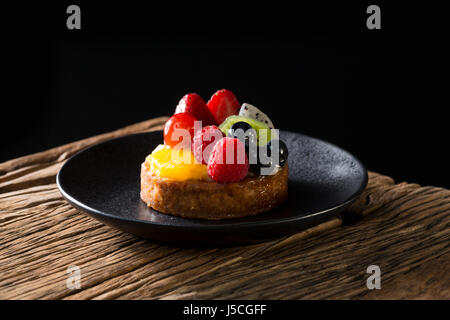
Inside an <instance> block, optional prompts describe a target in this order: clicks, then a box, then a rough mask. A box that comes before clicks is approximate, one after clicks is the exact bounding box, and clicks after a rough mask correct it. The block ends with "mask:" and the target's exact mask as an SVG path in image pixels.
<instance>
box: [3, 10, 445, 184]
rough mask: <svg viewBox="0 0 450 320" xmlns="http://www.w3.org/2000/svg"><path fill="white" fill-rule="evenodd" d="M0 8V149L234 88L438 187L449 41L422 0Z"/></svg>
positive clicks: (437, 15) (401, 175) (115, 124)
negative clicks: (374, 20) (371, 26)
mask: <svg viewBox="0 0 450 320" xmlns="http://www.w3.org/2000/svg"><path fill="white" fill-rule="evenodd" d="M73 3H74V4H78V5H79V6H80V7H81V27H82V28H81V30H68V29H67V28H66V19H67V17H68V14H66V8H67V6H68V5H69V4H72V3H71V2H70V3H69V2H58V3H55V4H42V3H38V4H37V3H34V4H27V3H19V4H16V5H15V6H14V7H11V8H9V7H8V8H4V10H3V19H2V23H3V24H6V26H5V27H4V28H3V32H2V33H3V45H2V50H3V53H4V54H5V53H6V55H5V56H6V57H5V58H4V59H3V65H4V68H3V72H2V74H3V77H4V80H6V81H4V83H5V85H3V90H2V91H3V102H2V103H1V106H2V107H1V108H2V115H3V116H2V118H3V119H2V122H1V124H2V132H1V137H2V138H1V145H0V150H1V152H0V161H5V160H8V159H11V158H14V157H18V156H22V155H26V154H29V153H32V152H37V151H42V150H45V149H47V148H50V147H54V146H57V145H61V144H64V143H68V142H71V141H75V140H78V139H82V138H86V137H89V136H92V135H95V134H99V133H103V132H107V131H111V130H114V129H117V128H119V127H122V126H125V125H128V124H132V123H135V122H138V121H143V120H146V119H149V118H152V117H156V116H160V115H170V114H172V113H173V111H174V109H175V106H176V104H177V102H178V100H179V99H180V98H181V97H182V96H183V95H184V94H186V93H188V92H197V93H199V94H200V95H202V96H203V97H204V99H205V100H208V99H209V97H210V95H211V94H212V93H214V92H215V91H216V90H218V89H221V88H227V89H230V90H232V91H233V92H234V93H235V94H236V96H237V97H238V99H239V100H240V101H241V102H249V103H251V104H254V105H256V106H258V107H260V108H261V109H262V110H263V111H264V112H266V113H267V114H269V116H270V117H271V119H272V120H273V122H274V123H275V125H276V126H277V127H279V128H281V129H285V130H291V131H297V132H301V133H305V134H308V135H313V136H316V137H319V138H322V139H325V140H328V141H330V142H333V143H335V144H337V145H339V146H341V147H343V148H345V149H347V150H349V151H350V152H352V153H353V154H355V155H356V156H357V157H359V158H360V159H361V160H362V161H363V163H364V164H365V165H366V166H367V168H368V169H370V170H374V171H377V172H380V173H384V174H387V175H390V176H392V177H394V179H395V180H396V181H409V182H417V183H420V184H424V185H437V186H442V187H450V183H449V182H450V181H449V179H448V170H447V164H448V163H449V157H448V155H447V149H448V124H447V123H448V120H447V119H448V117H447V115H446V112H445V111H446V109H447V108H448V105H449V103H448V98H447V97H448V94H447V93H448V88H449V86H448V81H447V80H448V77H447V74H444V69H443V62H444V61H445V58H446V57H447V56H446V52H445V51H444V45H445V43H446V42H448V38H449V37H448V33H447V32H446V30H445V29H444V28H445V16H444V13H445V11H444V10H443V8H440V7H439V6H437V5H435V4H433V5H431V4H425V3H423V4H412V3H397V5H396V6H393V5H392V4H390V5H387V4H384V3H376V2H373V3H374V4H379V6H380V7H381V20H382V21H381V23H382V29H381V30H368V29H367V28H366V19H367V17H368V14H366V8H367V6H368V5H369V4H372V2H368V3H359V4H355V3H353V4H342V3H339V4H334V5H332V4H330V3H325V2H318V3H317V4H316V5H314V6H313V5H307V6H306V5H301V6H298V5H297V6H293V5H291V4H289V3H284V2H280V3H277V4H274V3H266V4H265V3H264V2H254V3H246V5H243V2H238V3H234V2H217V3H214V4H211V2H209V3H207V4H196V5H194V4H192V3H185V4H184V5H180V4H177V3H168V4H166V5H164V6H163V5H161V4H159V5H156V4H154V3H150V2H148V4H147V5H143V4H139V3H132V2H128V1H127V2H123V3H120V4H119V3H111V2H109V3H108V2H104V3H98V2H96V4H95V5H94V4H93V3H85V2H73Z"/></svg>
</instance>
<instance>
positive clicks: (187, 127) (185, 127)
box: [164, 112, 197, 148]
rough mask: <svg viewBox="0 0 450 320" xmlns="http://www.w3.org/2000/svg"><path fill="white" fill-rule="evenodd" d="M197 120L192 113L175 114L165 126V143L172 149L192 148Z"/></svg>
mask: <svg viewBox="0 0 450 320" xmlns="http://www.w3.org/2000/svg"><path fill="white" fill-rule="evenodd" d="M195 121H197V119H196V118H195V117H194V116H193V115H192V114H190V113H187V112H186V113H178V114H174V115H173V116H172V117H170V118H169V120H167V122H166V125H165V126H164V143H165V144H166V145H168V146H169V147H171V148H176V147H177V148H190V147H191V141H192V138H193V137H194V134H195Z"/></svg>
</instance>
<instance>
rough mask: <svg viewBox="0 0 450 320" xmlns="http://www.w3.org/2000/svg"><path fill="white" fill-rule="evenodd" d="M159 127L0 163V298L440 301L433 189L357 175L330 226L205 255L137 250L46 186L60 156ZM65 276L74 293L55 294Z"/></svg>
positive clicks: (439, 218) (437, 207)
mask: <svg viewBox="0 0 450 320" xmlns="http://www.w3.org/2000/svg"><path fill="white" fill-rule="evenodd" d="M166 119H167V118H165V117H161V118H157V119H152V120H148V121H145V122H142V123H138V124H135V125H132V126H129V127H126V128H123V129H120V130H117V131H114V132H111V133H107V134H103V135H100V136H96V137H92V138H89V139H85V140H82V141H78V142H74V143H71V144H68V145H64V146H61V147H57V148H54V149H51V150H48V151H45V152H41V153H37V154H33V155H29V156H25V157H22V158H18V159H14V160H10V161H7V162H4V163H1V164H0V299H115V298H117V299H450V250H449V248H450V228H449V221H450V190H446V189H443V188H437V187H422V186H419V185H417V184H411V183H399V184H396V183H395V182H394V181H393V180H392V179H391V178H390V177H387V176H383V175H380V174H377V173H374V172H369V183H368V186H367V188H366V190H365V191H364V193H363V195H362V196H361V197H360V198H359V199H358V200H357V201H356V202H355V203H354V204H353V205H352V206H351V207H350V209H349V210H347V211H346V212H345V213H343V214H342V215H341V216H340V217H339V218H335V219H333V220H331V221H328V222H326V223H324V224H322V225H318V226H316V227H314V228H311V229H309V230H306V231H304V232H301V233H297V234H295V235H293V236H290V237H287V238H284V239H279V240H276V241H271V242H266V243H261V244H257V245H249V246H241V247H210V248H195V247H182V246H173V245H165V244H160V243H155V242H151V241H148V240H143V239H139V238H137V237H135V236H133V235H129V234H125V233H122V232H120V231H118V230H115V229H113V228H111V227H108V226H105V225H103V224H101V223H100V222H98V221H96V220H94V219H93V218H91V217H89V216H88V215H86V214H84V213H81V212H79V211H78V210H76V209H75V208H73V207H72V206H71V205H69V204H68V203H67V202H66V201H65V200H64V199H63V197H62V196H61V194H60V193H59V191H58V189H57V187H56V184H55V176H56V174H57V172H58V170H59V169H60V168H61V166H62V165H63V163H64V162H65V161H66V159H68V158H69V157H70V156H71V155H73V154H74V153H76V152H77V151H79V150H81V149H83V148H85V147H87V146H89V145H92V144H94V143H97V142H100V141H103V140H106V139H109V138H112V137H117V136H121V135H125V134H129V133H134V132H143V131H151V130H159V129H161V128H162V126H163V124H164V122H165V120H166ZM73 265H76V266H78V267H79V268H80V269H79V270H80V275H81V278H80V288H78V289H77V288H73V286H69V288H68V285H67V279H68V277H69V276H70V274H69V273H68V268H69V267H71V266H73ZM370 265H378V266H379V267H380V270H381V289H379V290H377V289H373V290H369V289H368V288H367V286H366V281H367V278H368V277H369V276H370V274H368V273H367V267H368V266H370ZM72 275H74V274H72ZM69 283H72V282H69ZM73 283H74V284H76V282H73Z"/></svg>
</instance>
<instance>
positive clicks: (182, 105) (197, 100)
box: [175, 93, 216, 126]
mask: <svg viewBox="0 0 450 320" xmlns="http://www.w3.org/2000/svg"><path fill="white" fill-rule="evenodd" d="M183 112H188V113H190V114H192V115H193V116H194V117H196V118H197V119H198V120H201V121H202V126H209V125H213V124H216V121H215V119H214V116H213V115H212V114H211V111H210V110H209V108H208V106H207V105H206V102H205V100H203V98H202V97H200V96H199V95H198V94H196V93H188V94H187V95H185V96H184V97H183V98H181V100H180V101H179V102H178V105H177V108H176V109H175V114H177V113H183Z"/></svg>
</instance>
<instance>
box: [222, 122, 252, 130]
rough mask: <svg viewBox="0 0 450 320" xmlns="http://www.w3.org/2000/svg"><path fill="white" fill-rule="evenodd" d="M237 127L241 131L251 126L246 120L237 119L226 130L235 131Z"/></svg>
mask: <svg viewBox="0 0 450 320" xmlns="http://www.w3.org/2000/svg"><path fill="white" fill-rule="evenodd" d="M238 129H241V130H242V131H244V132H246V131H247V130H250V129H252V126H251V125H249V124H248V123H247V122H244V121H238V122H236V123H234V124H233V125H232V126H231V128H230V130H229V131H228V132H230V131H231V130H233V131H236V130H238Z"/></svg>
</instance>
